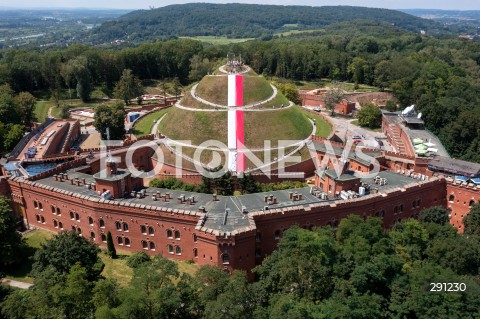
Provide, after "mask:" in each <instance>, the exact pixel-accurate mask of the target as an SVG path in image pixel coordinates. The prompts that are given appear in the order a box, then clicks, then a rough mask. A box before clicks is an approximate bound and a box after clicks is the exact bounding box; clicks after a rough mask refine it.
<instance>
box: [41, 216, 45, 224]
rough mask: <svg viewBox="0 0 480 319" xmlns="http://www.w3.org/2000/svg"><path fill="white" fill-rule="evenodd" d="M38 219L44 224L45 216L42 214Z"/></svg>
mask: <svg viewBox="0 0 480 319" xmlns="http://www.w3.org/2000/svg"><path fill="white" fill-rule="evenodd" d="M40 220H41V222H42V224H45V218H44V217H43V216H40Z"/></svg>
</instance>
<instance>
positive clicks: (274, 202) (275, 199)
mask: <svg viewBox="0 0 480 319" xmlns="http://www.w3.org/2000/svg"><path fill="white" fill-rule="evenodd" d="M273 204H274V205H276V204H277V198H276V197H274V198H273Z"/></svg>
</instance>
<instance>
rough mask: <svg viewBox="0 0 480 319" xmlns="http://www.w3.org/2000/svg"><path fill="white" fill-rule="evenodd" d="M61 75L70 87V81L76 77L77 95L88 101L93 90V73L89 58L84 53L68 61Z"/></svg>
mask: <svg viewBox="0 0 480 319" xmlns="http://www.w3.org/2000/svg"><path fill="white" fill-rule="evenodd" d="M60 73H61V75H62V77H63V79H64V80H65V83H67V86H68V87H69V89H70V85H71V84H70V83H72V82H73V79H75V83H76V89H77V96H78V97H79V98H80V99H81V100H82V101H83V102H86V101H88V100H89V99H90V93H91V92H92V84H91V74H90V70H89V68H88V60H87V58H86V57H85V56H84V55H81V56H78V57H76V58H74V59H71V60H70V61H68V62H67V65H66V66H64V67H63V68H62V69H61V72H60Z"/></svg>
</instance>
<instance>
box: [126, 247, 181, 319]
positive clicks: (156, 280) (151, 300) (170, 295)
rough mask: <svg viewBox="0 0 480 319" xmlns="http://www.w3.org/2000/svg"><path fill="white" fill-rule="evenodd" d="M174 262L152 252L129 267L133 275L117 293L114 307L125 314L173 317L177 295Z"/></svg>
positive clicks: (145, 316)
mask: <svg viewBox="0 0 480 319" xmlns="http://www.w3.org/2000/svg"><path fill="white" fill-rule="evenodd" d="M178 277H179V272H178V268H177V265H176V264H175V263H174V262H173V261H170V260H167V259H165V258H164V257H162V256H160V255H159V256H156V257H155V258H153V259H152V260H151V261H149V262H145V263H143V264H141V265H140V267H138V268H134V270H133V278H132V280H131V282H130V284H129V286H128V287H127V288H126V289H125V290H124V291H123V293H122V295H121V305H120V306H119V307H118V311H119V312H120V313H122V315H123V316H124V317H126V318H146V319H156V318H175V317H176V316H175V313H176V310H177V308H178V307H179V305H180V295H179V292H178V290H177V289H176V287H175V285H174V283H173V280H176V279H177V278H178Z"/></svg>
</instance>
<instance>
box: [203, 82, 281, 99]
mask: <svg viewBox="0 0 480 319" xmlns="http://www.w3.org/2000/svg"><path fill="white" fill-rule="evenodd" d="M243 79H244V80H243V91H244V95H243V102H244V104H245V105H247V104H251V103H255V102H259V101H263V100H266V99H268V98H269V97H270V96H272V94H273V89H272V87H271V86H270V84H269V83H268V81H266V80H265V78H264V77H261V76H245V77H244V78H243ZM196 94H197V95H198V96H199V97H201V98H203V99H204V100H207V101H209V102H213V103H217V104H220V105H227V103H228V102H227V99H228V79H227V77H226V76H222V77H218V76H206V77H204V78H203V79H202V80H201V81H200V83H199V84H198V86H197V90H196Z"/></svg>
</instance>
